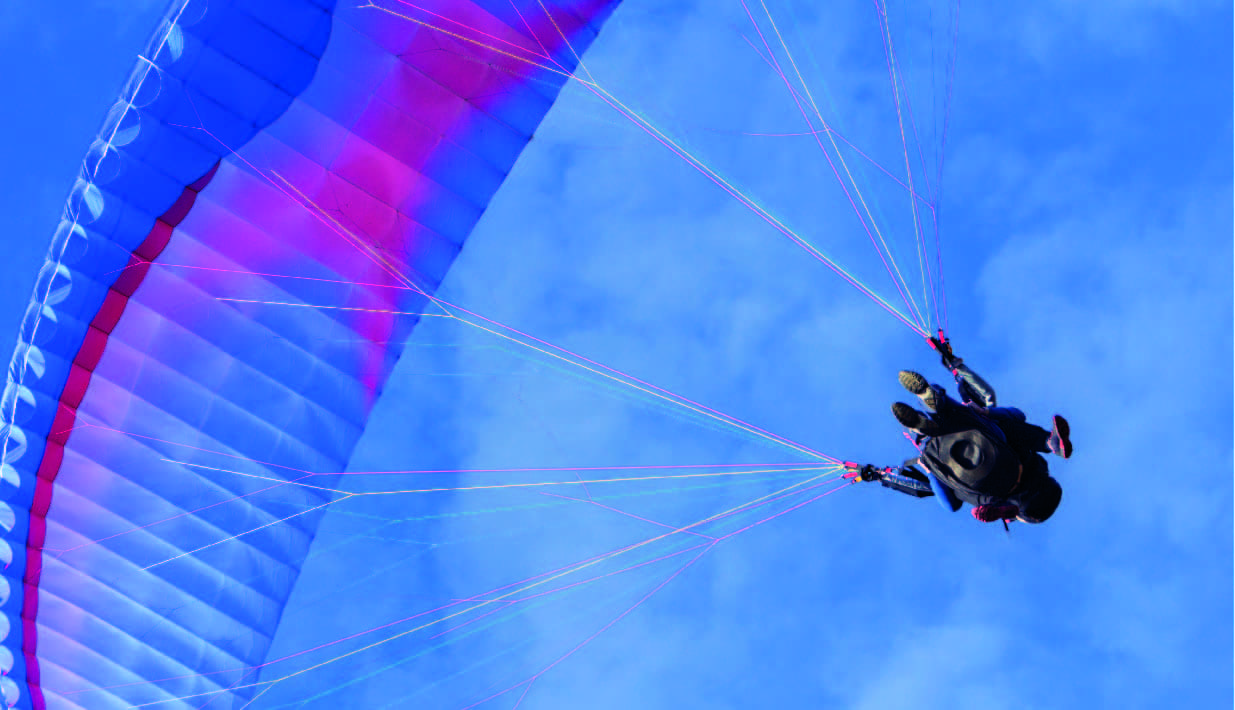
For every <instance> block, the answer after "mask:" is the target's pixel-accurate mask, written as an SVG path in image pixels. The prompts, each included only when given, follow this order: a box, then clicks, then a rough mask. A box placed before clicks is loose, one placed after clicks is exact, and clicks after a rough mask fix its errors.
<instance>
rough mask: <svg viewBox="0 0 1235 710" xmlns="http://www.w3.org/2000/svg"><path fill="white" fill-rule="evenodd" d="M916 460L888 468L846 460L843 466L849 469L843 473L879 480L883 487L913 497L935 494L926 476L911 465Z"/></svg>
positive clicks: (864, 478)
mask: <svg viewBox="0 0 1235 710" xmlns="http://www.w3.org/2000/svg"><path fill="white" fill-rule="evenodd" d="M916 461H917V459H910V460H909V461H907V462H905V464H904V465H903V466H901V467H900V468H896V467H891V466H889V467H888V468H877V467H876V466H875V465H874V464H869V463H868V464H866V465H865V466H862V465H859V464H856V463H852V462H846V463H845V468H846V469H848V470H849V473H847V474H845V477H846V478H852V479H854V480H856V481H879V484H880V485H882V486H883V487H884V488H891V489H892V490H894V491H899V492H901V493H904V494H906V495H911V496H914V497H915V498H925V497H926V496H933V495H935V492H934V491H933V490H931V484H930V482H929V481H928V480H927V478H926V476H924V475H922V473H921V472H919V471H918V470H917V469H915V468H914V467H913V465H912V464H913V463H914V462H916Z"/></svg>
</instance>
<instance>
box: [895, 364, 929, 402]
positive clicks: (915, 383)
mask: <svg viewBox="0 0 1235 710" xmlns="http://www.w3.org/2000/svg"><path fill="white" fill-rule="evenodd" d="M896 379H897V380H899V381H900V383H901V387H904V388H905V389H907V390H909V391H910V392H911V393H912V394H916V395H918V396H919V397H921V396H922V395H923V394H924V393H926V391H927V390H929V389H930V387H931V386H930V383H929V382H927V381H926V378H925V377H923V376H921V375H919V374H918V373H916V372H910V371H909V370H901V371H900V373H899V374H898V375H897V376H896Z"/></svg>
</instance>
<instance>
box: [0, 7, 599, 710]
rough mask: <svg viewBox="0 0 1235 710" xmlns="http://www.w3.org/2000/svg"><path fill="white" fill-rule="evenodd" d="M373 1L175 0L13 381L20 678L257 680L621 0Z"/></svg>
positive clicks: (10, 499)
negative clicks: (483, 234)
mask: <svg viewBox="0 0 1235 710" xmlns="http://www.w3.org/2000/svg"><path fill="white" fill-rule="evenodd" d="M354 5H355V4H353V3H340V4H338V5H336V4H335V3H334V2H332V1H330V0H277V1H267V0H263V1H262V2H241V1H240V0H235V1H232V2H227V1H226V0H210V2H208V3H207V2H204V1H203V0H183V1H181V2H176V3H174V4H173V6H172V7H171V8H170V9H169V11H168V13H167V15H166V19H165V21H164V23H163V25H162V26H161V27H160V28H159V30H158V31H157V32H156V34H155V37H154V39H153V40H152V43H151V45H150V47H149V48H148V50H147V52H146V53H145V54H144V57H145V58H144V59H143V60H142V61H141V62H139V64H138V66H137V69H136V70H135V72H134V74H133V78H132V79H131V80H130V82H129V84H128V85H127V86H126V88H125V90H124V93H123V95H122V98H121V100H120V101H119V102H118V103H117V104H116V107H115V109H114V110H113V111H112V112H111V114H110V115H109V117H108V119H107V121H106V123H105V125H104V127H103V130H102V132H101V133H100V135H99V138H98V140H97V141H96V142H95V144H94V145H93V146H92V147H91V150H90V152H89V154H88V156H87V160H86V164H85V167H84V169H83V172H82V175H81V176H80V178H79V180H78V181H77V184H76V185H75V187H74V189H73V191H72V195H71V197H70V200H69V204H68V207H67V208H66V212H65V216H64V219H63V221H62V223H61V226H60V228H59V229H58V231H57V233H56V235H55V238H54V240H53V244H52V247H51V251H50V253H49V256H48V259H47V262H46V264H45V265H44V267H43V269H42V271H41V273H40V275H39V278H38V281H37V284H36V288H35V293H34V297H33V300H32V302H31V305H30V307H29V310H28V312H27V314H26V318H25V320H24V322H23V325H22V330H21V334H20V339H19V344H18V347H17V350H16V352H15V354H14V357H13V360H12V363H11V365H10V371H9V379H8V383H7V387H6V389H5V395H4V401H3V417H4V425H5V429H4V454H3V455H4V459H3V482H2V483H0V488H2V489H3V499H4V501H5V502H4V503H2V504H0V524H2V526H3V534H2V539H0V554H2V555H3V559H4V561H5V562H6V563H7V567H6V569H5V571H4V576H3V579H2V582H0V584H2V585H3V586H2V587H0V600H2V601H3V607H2V609H3V612H4V614H3V617H2V618H0V637H2V638H3V640H2V641H0V645H2V648H3V650H2V651H0V661H2V665H3V670H4V677H3V679H2V681H0V683H2V685H3V695H4V698H5V701H6V702H7V704H8V705H10V706H13V705H16V706H17V707H23V708H34V709H41V708H44V707H54V708H74V707H89V708H111V707H116V708H119V707H131V706H134V705H144V704H151V703H157V704H158V705H157V706H158V707H177V706H181V705H184V706H186V707H187V706H189V705H192V706H193V707H199V706H202V705H203V704H206V703H207V701H209V703H208V707H210V708H225V707H239V706H241V705H243V704H244V703H245V701H246V699H248V698H251V697H252V696H253V695H254V693H255V692H256V688H255V687H253V686H252V685H251V683H252V681H253V680H254V679H255V678H256V674H255V673H254V671H253V669H254V668H255V667H258V666H260V664H261V663H262V661H263V659H264V658H265V654H266V651H267V649H268V647H269V644H270V640H271V637H272V635H273V634H274V632H275V629H276V626H277V624H278V621H279V617H280V613H281V610H282V608H283V605H284V604H285V602H286V600H287V597H288V594H289V593H290V590H291V588H292V585H293V584H294V582H295V580H296V577H297V573H298V570H299V567H300V565H301V563H302V561H303V560H304V558H305V555H306V552H307V550H308V547H309V544H310V541H311V539H312V537H313V535H314V531H315V529H316V527H317V524H318V521H319V519H320V517H321V516H322V514H323V512H324V506H325V505H326V504H327V503H328V501H329V496H328V494H327V493H326V492H323V491H322V490H321V487H323V486H329V485H330V482H331V475H330V474H331V473H332V472H334V473H337V472H339V471H341V470H343V468H344V467H345V465H346V463H347V460H348V457H349V455H350V453H351V451H352V448H353V446H354V445H355V443H356V441H357V438H358V437H359V436H360V433H361V431H362V430H363V428H364V426H365V422H366V418H367V417H368V415H369V412H370V410H371V409H372V407H373V405H374V402H375V400H376V398H377V397H378V395H379V394H380V392H381V390H382V387H383V384H384V382H385V381H386V378H387V376H388V375H389V373H390V371H391V368H392V367H393V366H394V364H395V361H396V360H397V358H398V357H399V353H400V350H401V347H402V344H403V343H404V341H405V340H406V338H407V337H408V334H409V333H410V331H411V330H412V328H413V326H414V325H415V323H416V322H417V320H418V317H419V316H418V314H423V313H426V312H427V310H426V309H430V308H431V307H432V304H431V302H430V298H429V296H430V295H431V294H432V293H433V290H434V289H435V288H436V287H437V285H438V284H439V282H440V281H441V279H442V278H443V276H444V275H445V273H446V270H447V269H448V268H449V266H450V264H451V262H452V261H453V259H454V257H455V255H456V254H457V253H458V252H459V250H460V248H461V247H462V245H463V243H464V240H465V239H466V238H467V236H468V234H469V232H470V231H471V229H472V227H473V225H474V224H475V223H476V221H477V219H478V218H479V217H480V215H481V213H482V211H483V210H484V209H485V206H486V205H487V204H488V202H489V200H490V198H491V197H492V196H493V194H494V193H495V191H496V190H497V189H498V188H499V186H500V185H501V183H502V181H503V179H504V177H505V176H506V174H507V173H508V172H509V170H510V168H511V166H512V165H513V164H514V161H515V160H516V158H517V157H518V155H519V153H520V151H521V150H522V149H523V148H524V146H525V145H526V144H527V142H528V140H529V139H530V137H531V134H532V132H533V131H534V130H535V128H536V127H537V125H538V124H539V123H540V121H541V119H542V118H543V116H544V115H545V113H546V111H547V110H548V109H549V107H550V105H551V104H552V102H553V100H554V98H555V97H556V95H557V93H558V91H559V90H560V89H561V87H562V85H563V84H564V83H565V81H566V79H567V77H568V76H569V74H570V72H571V71H573V69H574V67H575V66H576V64H577V61H578V56H579V55H580V54H581V53H582V51H583V50H584V49H585V48H586V47H587V46H588V45H589V44H590V43H591V41H592V40H593V39H594V37H595V36H596V33H597V31H598V30H599V28H600V26H601V24H602V23H603V22H604V20H605V19H606V17H607V16H608V15H609V14H610V13H611V12H612V10H613V8H614V7H615V6H616V5H617V0H557V1H552V2H550V1H548V0H515V1H514V2H511V1H510V0H470V1H459V0H417V2H415V3H406V2H396V1H394V0H391V1H389V2H384V3H374V4H369V5H365V6H362V7H355V6H354ZM306 481H311V482H312V483H313V484H314V485H313V486H311V487H310V486H305V485H297V484H300V483H304V482H306ZM190 698H193V699H194V700H192V701H191V702H190V701H189V700H187V699H190Z"/></svg>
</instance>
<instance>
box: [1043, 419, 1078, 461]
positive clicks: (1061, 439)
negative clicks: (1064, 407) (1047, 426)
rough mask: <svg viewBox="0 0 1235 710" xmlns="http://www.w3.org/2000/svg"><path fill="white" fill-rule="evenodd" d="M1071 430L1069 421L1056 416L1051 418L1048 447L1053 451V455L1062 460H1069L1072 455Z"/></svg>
mask: <svg viewBox="0 0 1235 710" xmlns="http://www.w3.org/2000/svg"><path fill="white" fill-rule="evenodd" d="M1071 433H1072V432H1071V429H1070V427H1069V426H1068V420H1067V419H1064V418H1063V417H1061V416H1059V415H1058V414H1056V415H1055V416H1054V417H1051V436H1050V438H1048V439H1047V440H1046V447H1047V448H1048V449H1050V450H1051V453H1052V454H1055V455H1056V456H1058V457H1060V458H1065V459H1066V458H1068V457H1070V456H1071V455H1072V439H1070V438H1068V436H1069V434H1071Z"/></svg>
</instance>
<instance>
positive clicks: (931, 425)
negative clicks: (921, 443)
mask: <svg viewBox="0 0 1235 710" xmlns="http://www.w3.org/2000/svg"><path fill="white" fill-rule="evenodd" d="M892 416H894V417H896V421H898V422H900V423H901V426H903V427H905V428H906V429H909V430H911V431H916V432H918V433H919V434H926V435H927V436H932V435H933V434H934V433H935V431H936V430H937V429H938V428H939V426H938V425H937V424H935V422H934V421H933V420H931V418H930V417H928V416H927V415H925V414H923V413H922V412H919V411H918V410H916V409H914V408H913V407H910V406H909V405H908V404H905V403H904V402H897V403H896V404H893V405H892Z"/></svg>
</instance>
